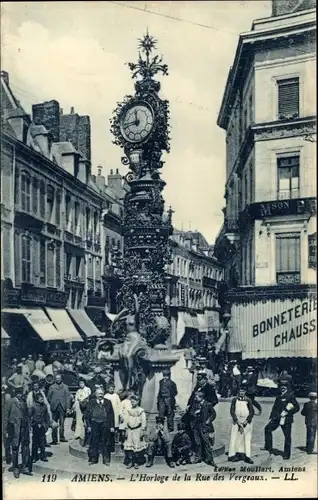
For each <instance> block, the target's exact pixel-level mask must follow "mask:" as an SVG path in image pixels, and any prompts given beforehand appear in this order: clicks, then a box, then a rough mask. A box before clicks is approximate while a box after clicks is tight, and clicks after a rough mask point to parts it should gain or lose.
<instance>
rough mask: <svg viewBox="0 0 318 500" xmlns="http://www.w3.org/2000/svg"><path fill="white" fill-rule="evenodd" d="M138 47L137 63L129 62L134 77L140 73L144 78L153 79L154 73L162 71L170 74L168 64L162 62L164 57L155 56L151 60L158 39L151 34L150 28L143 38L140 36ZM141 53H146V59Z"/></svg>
mask: <svg viewBox="0 0 318 500" xmlns="http://www.w3.org/2000/svg"><path fill="white" fill-rule="evenodd" d="M138 40H139V43H138V49H139V57H138V62H137V63H128V66H129V69H130V70H131V71H132V72H133V74H132V78H136V77H137V75H140V76H141V77H142V78H143V79H144V80H146V79H151V78H152V77H153V76H154V75H156V74H157V73H159V72H160V71H161V72H162V73H163V74H164V75H167V74H168V66H167V64H161V63H162V57H159V56H158V55H157V56H154V57H153V58H152V59H151V60H150V59H149V56H150V54H151V52H152V51H153V50H155V49H156V45H157V40H156V39H155V38H154V37H153V36H152V35H150V34H149V32H148V28H147V32H146V34H145V35H144V36H143V38H139V39H138ZM141 53H143V54H145V55H146V60H144V59H143V58H142V56H141Z"/></svg>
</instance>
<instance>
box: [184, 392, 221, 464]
mask: <svg viewBox="0 0 318 500" xmlns="http://www.w3.org/2000/svg"><path fill="white" fill-rule="evenodd" d="M215 418H216V413H215V410H214V408H213V406H212V404H211V403H208V402H207V401H206V400H205V399H204V394H203V392H201V391H197V392H196V394H195V397H194V401H193V404H192V405H191V407H190V408H189V410H188V423H189V428H190V429H191V435H190V439H191V441H192V447H193V450H194V453H195V457H196V458H195V461H194V463H200V462H202V461H204V462H205V463H206V464H208V465H215V463H214V460H213V444H214V427H213V424H212V422H213V420H215Z"/></svg>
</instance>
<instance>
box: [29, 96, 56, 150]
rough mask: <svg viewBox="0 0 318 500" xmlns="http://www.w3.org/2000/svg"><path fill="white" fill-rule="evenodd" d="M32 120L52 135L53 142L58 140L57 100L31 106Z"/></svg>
mask: <svg viewBox="0 0 318 500" xmlns="http://www.w3.org/2000/svg"><path fill="white" fill-rule="evenodd" d="M32 120H33V122H34V123H35V124H37V125H44V127H45V128H46V129H47V131H48V132H50V133H51V134H52V136H53V140H54V142H59V141H60V130H59V125H60V105H59V103H58V102H57V101H54V100H53V101H46V102H42V103H40V104H33V106H32Z"/></svg>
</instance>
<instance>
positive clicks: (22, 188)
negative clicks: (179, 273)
mask: <svg viewBox="0 0 318 500" xmlns="http://www.w3.org/2000/svg"><path fill="white" fill-rule="evenodd" d="M1 108H2V116H1V120H2V141H1V167H2V168H1V249H2V251H1V259H2V262H1V283H2V324H3V326H4V328H5V330H7V332H8V333H9V336H10V338H11V337H12V340H13V342H11V343H12V344H14V347H15V348H17V349H20V350H23V349H26V348H27V347H28V346H29V347H30V349H31V348H34V349H38V348H39V349H40V348H41V349H42V348H43V345H42V344H41V340H42V341H43V340H44V341H52V342H54V343H55V344H56V343H57V342H58V341H66V342H69V341H72V342H82V340H83V339H86V338H89V337H92V336H100V334H101V332H100V331H99V330H98V328H97V327H96V326H95V325H94V323H93V322H92V321H91V320H90V318H89V317H88V315H87V313H86V310H85V308H86V307H87V305H93V306H94V305H95V306H96V307H99V308H101V309H104V304H105V300H106V295H105V291H104V286H103V280H102V276H103V269H104V263H105V253H104V250H105V243H104V240H105V238H106V236H105V233H106V231H107V221H106V222H105V220H104V219H103V217H102V215H103V210H104V207H105V204H106V203H107V200H108V198H107V196H108V195H107V192H106V191H107V190H106V189H104V190H103V191H101V190H100V188H99V187H98V185H97V182H96V178H94V177H93V176H92V175H91V157H90V154H91V148H90V140H91V138H90V122H89V117H80V116H78V115H77V114H74V110H73V109H72V110H71V113H70V115H62V112H61V110H60V107H59V103H58V102H57V101H50V102H45V103H41V104H36V105H34V106H33V107H32V117H30V116H29V115H28V114H27V113H26V112H25V111H24V109H23V108H22V106H21V105H20V103H19V102H18V101H17V100H16V98H15V96H14V94H13V93H12V90H11V88H10V83H9V75H8V74H7V73H6V72H4V71H2V72H1ZM68 116H69V119H68ZM74 117H75V118H74ZM68 126H69V127H70V131H69V134H68V132H67V127H68ZM110 197H111V196H110ZM114 203H115V204H116V203H117V201H115V200H114ZM88 297H91V299H90V300H91V304H88ZM94 299H100V300H97V303H96V304H95V303H94ZM21 332H23V334H22V333H21Z"/></svg>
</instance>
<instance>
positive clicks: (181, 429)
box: [172, 422, 192, 465]
mask: <svg viewBox="0 0 318 500" xmlns="http://www.w3.org/2000/svg"><path fill="white" fill-rule="evenodd" d="M191 456H192V450H191V439H190V438H189V436H188V434H187V433H186V431H185V425H184V423H183V422H180V423H179V424H178V432H177V433H176V434H175V436H174V438H173V440H172V459H173V461H174V463H175V464H176V465H185V464H189V463H190V457H191Z"/></svg>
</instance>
